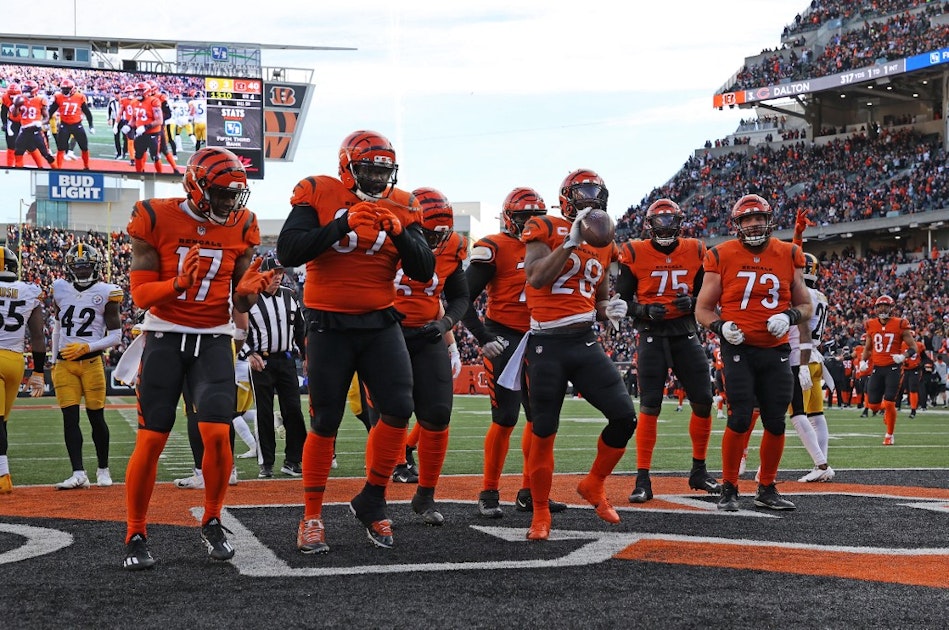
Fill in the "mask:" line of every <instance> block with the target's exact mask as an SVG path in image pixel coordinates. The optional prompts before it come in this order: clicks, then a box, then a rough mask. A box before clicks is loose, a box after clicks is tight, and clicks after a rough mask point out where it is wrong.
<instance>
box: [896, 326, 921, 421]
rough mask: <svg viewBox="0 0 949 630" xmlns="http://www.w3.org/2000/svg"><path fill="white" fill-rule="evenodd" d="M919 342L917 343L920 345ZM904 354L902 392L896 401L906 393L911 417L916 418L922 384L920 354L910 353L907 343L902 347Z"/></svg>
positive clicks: (901, 379) (913, 332)
mask: <svg viewBox="0 0 949 630" xmlns="http://www.w3.org/2000/svg"><path fill="white" fill-rule="evenodd" d="M911 332H912V334H913V339H915V338H916V331H911ZM918 343H919V342H917V344H918ZM902 354H905V355H906V360H905V361H903V374H902V376H901V378H900V391H899V392H897V394H896V400H898V401H899V400H902V398H903V393H904V392H905V393H906V397H907V398H908V399H909V417H910V418H915V417H916V409H917V408H918V407H919V382H920V372H922V363H921V359H920V356H919V353H917V354H913V353H910V352H909V346H908V345H906V344H905V343H904V344H903V345H902Z"/></svg>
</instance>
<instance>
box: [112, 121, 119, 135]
mask: <svg viewBox="0 0 949 630" xmlns="http://www.w3.org/2000/svg"><path fill="white" fill-rule="evenodd" d="M118 132H119V123H115V124H114V125H112V133H118Z"/></svg>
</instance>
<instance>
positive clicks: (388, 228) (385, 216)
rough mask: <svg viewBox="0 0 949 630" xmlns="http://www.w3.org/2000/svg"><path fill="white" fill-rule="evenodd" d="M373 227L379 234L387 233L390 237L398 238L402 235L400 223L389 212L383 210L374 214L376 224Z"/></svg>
mask: <svg viewBox="0 0 949 630" xmlns="http://www.w3.org/2000/svg"><path fill="white" fill-rule="evenodd" d="M373 226H374V227H375V228H376V229H377V230H379V231H380V232H388V233H389V235H390V236H398V235H399V234H401V233H402V222H401V221H399V218H398V217H397V216H395V215H394V214H393V213H392V211H391V210H387V209H385V208H380V209H379V211H378V212H377V213H376V222H375V223H374V224H373Z"/></svg>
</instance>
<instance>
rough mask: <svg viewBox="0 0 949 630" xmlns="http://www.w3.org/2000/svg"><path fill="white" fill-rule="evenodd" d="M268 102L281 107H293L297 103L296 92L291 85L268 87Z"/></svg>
mask: <svg viewBox="0 0 949 630" xmlns="http://www.w3.org/2000/svg"><path fill="white" fill-rule="evenodd" d="M270 102H271V103H273V104H274V105H280V106H281V107H293V106H294V105H296V104H297V93H296V90H294V89H293V88H292V87H277V86H274V87H272V88H270Z"/></svg>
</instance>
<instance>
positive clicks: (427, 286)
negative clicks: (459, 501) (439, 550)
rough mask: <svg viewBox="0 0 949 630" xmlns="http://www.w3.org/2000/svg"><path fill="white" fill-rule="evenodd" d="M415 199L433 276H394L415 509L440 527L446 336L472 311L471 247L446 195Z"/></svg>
mask: <svg viewBox="0 0 949 630" xmlns="http://www.w3.org/2000/svg"><path fill="white" fill-rule="evenodd" d="M412 195H413V196H414V197H415V200H416V202H418V205H419V207H420V209H421V213H422V218H421V227H422V233H423V234H424V235H425V239H426V240H427V241H428V245H429V247H431V248H432V251H433V252H434V253H435V273H434V275H433V276H432V279H431V280H429V281H428V282H419V281H418V280H413V279H412V278H411V277H409V276H407V275H406V274H405V273H404V271H403V270H402V268H401V266H400V268H399V270H398V271H397V272H396V274H395V292H396V297H395V308H396V309H397V310H398V311H399V312H400V313H402V314H403V315H405V319H403V320H402V334H403V335H404V336H405V344H406V347H407V348H408V351H409V357H410V358H411V361H412V377H413V383H414V385H413V391H412V397H413V399H414V401H415V417H416V419H417V423H418V427H419V436H418V455H419V474H418V489H417V490H416V492H415V496H414V497H412V510H413V511H414V512H415V513H416V514H418V515H420V516H421V517H422V520H423V521H424V522H425V523H426V524H428V525H435V526H440V525H443V524H444V523H445V518H444V516H442V514H441V513H440V512H439V511H438V510H437V509H436V508H435V486H436V485H437V483H438V478H439V476H440V475H441V470H442V464H443V463H444V461H445V453H446V452H447V451H448V423H449V421H450V420H451V408H452V399H453V398H454V382H453V381H454V378H453V376H452V366H451V361H450V359H449V350H448V349H447V348H446V346H445V344H444V343H443V337H444V335H445V333H447V332H449V331H451V329H452V328H453V327H454V325H455V324H456V323H457V322H458V321H460V320H461V316H462V315H464V313H465V310H466V309H467V308H468V304H469V299H468V283H467V282H466V281H465V272H464V268H463V265H462V263H463V261H464V259H465V258H466V256H467V254H468V244H467V242H466V240H465V237H464V236H461V235H460V234H458V233H457V232H455V231H454V224H455V221H454V213H453V210H452V207H451V204H450V203H449V202H448V199H446V198H445V195H444V194H442V193H441V192H439V191H438V190H435V189H434V188H419V189H417V190H415V191H413V192H412ZM442 294H444V296H445V307H444V309H442ZM442 310H444V314H441V315H440V313H441V311H442ZM455 351H456V352H457V347H456V348H455Z"/></svg>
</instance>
